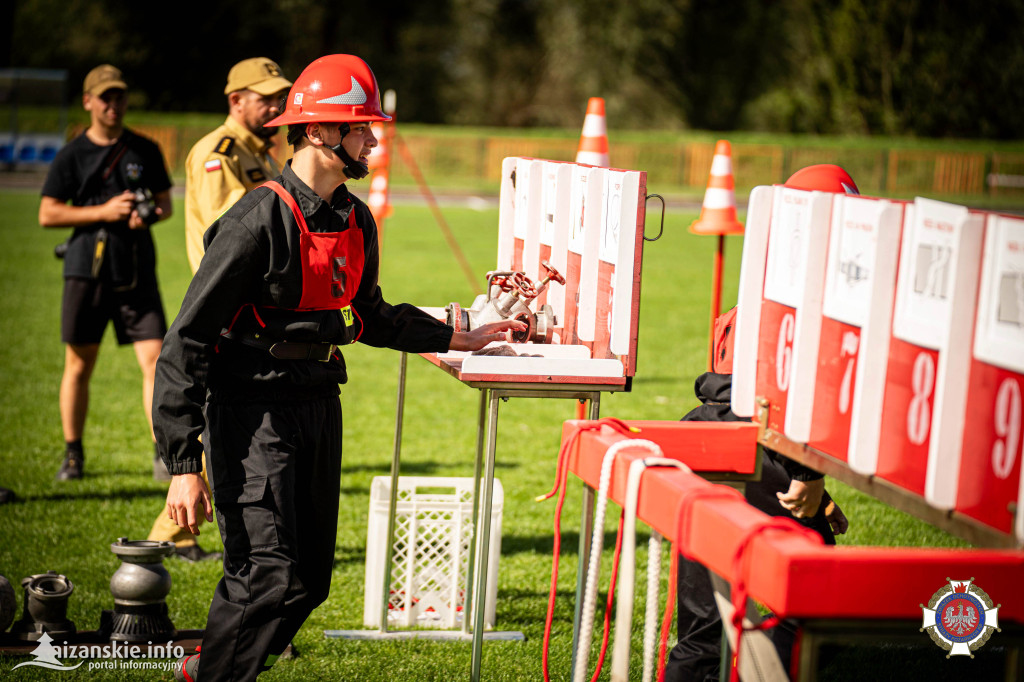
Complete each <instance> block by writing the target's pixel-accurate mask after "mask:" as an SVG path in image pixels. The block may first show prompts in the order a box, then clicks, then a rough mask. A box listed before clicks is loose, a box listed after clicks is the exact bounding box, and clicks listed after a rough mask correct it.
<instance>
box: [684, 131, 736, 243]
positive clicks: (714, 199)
mask: <svg viewBox="0 0 1024 682" xmlns="http://www.w3.org/2000/svg"><path fill="white" fill-rule="evenodd" d="M690 232H693V233H694V234H711V235H723V234H742V233H743V223H741V222H739V221H738V220H737V219H736V192H735V189H734V184H733V178H732V146H731V145H730V144H729V142H728V141H727V140H719V141H718V144H716V145H715V158H714V160H712V162H711V175H710V177H709V178H708V188H707V191H705V192H704V205H703V206H702V207H701V209H700V218H698V219H697V220H695V221H693V223H692V224H691V225H690Z"/></svg>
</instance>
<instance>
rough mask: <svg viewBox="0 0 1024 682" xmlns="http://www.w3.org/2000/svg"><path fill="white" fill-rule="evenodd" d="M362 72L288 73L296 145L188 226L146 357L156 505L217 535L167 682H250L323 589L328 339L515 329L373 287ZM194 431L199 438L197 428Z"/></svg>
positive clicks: (368, 100)
mask: <svg viewBox="0 0 1024 682" xmlns="http://www.w3.org/2000/svg"><path fill="white" fill-rule="evenodd" d="M388 120H390V119H389V117H388V116H386V115H385V114H384V113H383V112H382V111H381V107H380V96H379V92H378V88H377V81H376V79H375V78H374V75H373V73H372V72H371V71H370V68H369V66H367V65H366V63H365V62H363V61H362V60H361V59H359V58H358V57H354V56H351V55H330V56H327V57H322V58H320V59H318V60H316V61H314V62H313V63H312V64H310V65H309V66H308V67H307V68H306V69H305V70H304V71H303V72H302V74H301V75H300V76H299V77H298V78H297V79H296V80H295V83H294V85H293V86H292V88H291V90H290V91H289V93H288V99H287V102H286V108H285V111H284V113H283V114H282V115H280V116H279V117H277V118H276V119H274V120H273V121H270V122H269V123H268V124H267V125H272V126H280V125H286V124H287V125H289V126H290V129H289V141H290V142H291V143H292V145H293V147H294V156H293V158H292V160H291V161H290V162H289V163H288V165H287V166H286V167H285V169H284V171H283V172H282V173H281V175H280V176H278V177H277V178H276V179H275V180H274V181H272V182H269V183H267V184H266V185H265V186H264V187H261V188H257V189H255V190H253V191H251V192H249V193H248V194H246V195H245V196H244V197H243V198H242V199H240V200H239V201H238V202H237V203H236V204H235V205H234V206H233V207H232V208H231V209H230V210H228V211H227V212H226V213H225V214H224V215H223V216H221V217H220V218H219V219H218V220H216V221H215V222H214V223H213V224H212V225H211V226H210V228H209V230H208V231H207V233H206V236H205V238H204V242H205V246H206V255H205V257H204V258H203V260H202V263H201V265H200V266H199V269H198V270H197V272H196V274H195V276H194V278H193V280H192V283H191V285H190V286H189V289H188V292H187V293H186V295H185V300H184V301H183V302H182V305H181V311H180V313H179V314H178V317H177V319H176V320H175V321H174V324H173V325H172V326H171V329H170V331H169V332H168V334H167V339H166V342H165V345H164V351H163V353H161V355H160V360H159V363H158V365H157V379H156V398H155V400H154V419H155V420H156V426H155V429H156V434H157V440H158V444H159V445H158V447H159V451H160V454H161V456H162V457H163V459H164V461H165V462H166V463H167V467H168V470H169V471H170V473H171V474H172V480H171V485H170V489H169V491H168V495H167V503H168V510H169V516H170V517H171V518H173V519H174V520H175V521H176V522H177V523H178V524H179V525H180V526H182V527H187V528H188V529H189V530H191V531H192V532H193V533H197V532H198V528H197V520H198V518H199V516H200V514H205V515H206V517H207V518H210V515H211V505H210V492H209V490H208V489H207V487H206V485H205V483H204V482H203V479H202V477H201V476H200V473H199V472H200V470H201V453H202V448H203V445H205V447H206V454H207V462H208V466H209V473H210V480H211V482H212V485H213V488H214V490H215V499H216V502H217V523H218V525H219V527H220V531H221V536H222V537H223V539H224V577H223V578H222V579H221V581H220V583H219V584H218V585H217V589H216V592H215V594H214V597H213V601H212V603H211V605H210V612H209V616H208V619H207V624H206V631H205V634H204V637H203V645H202V655H201V656H193V657H189V658H188V659H186V660H185V661H183V665H182V666H181V667H180V668H179V670H178V671H176V674H178V676H179V679H186V680H196V679H202V681H203V682H212V681H213V680H251V679H253V678H255V677H256V676H257V675H258V674H259V673H260V672H261V671H263V670H266V669H268V668H269V666H270V665H271V664H272V663H273V662H274V660H276V658H277V656H278V655H279V654H280V653H281V652H282V651H283V650H284V648H285V646H287V644H288V643H289V642H290V641H291V639H292V637H293V636H294V635H295V633H296V632H297V631H298V629H299V627H300V626H301V625H302V623H303V621H305V619H306V618H307V617H308V615H309V614H310V612H311V611H312V610H313V609H314V608H315V607H316V606H317V605H318V604H320V603H321V602H323V600H324V599H326V598H327V594H328V590H329V587H330V579H331V569H332V565H333V562H334V551H335V538H336V533H337V519H338V495H339V476H340V469H341V433H342V419H341V406H340V403H339V399H338V395H339V393H340V391H339V388H338V384H340V383H344V382H345V381H346V369H345V363H344V360H343V358H342V356H341V352H340V350H339V349H338V347H339V346H343V345H345V344H347V343H353V342H355V341H357V340H358V341H361V342H363V343H366V344H369V345H372V346H378V347H389V348H395V349H398V350H403V351H407V352H428V351H430V352H443V351H447V350H476V349H479V348H482V347H483V346H485V345H486V344H487V343H489V342H490V341H493V340H498V339H504V338H505V335H506V332H507V331H508V330H510V329H520V328H522V326H523V325H522V324H521V323H516V322H512V321H504V322H498V323H493V324H489V325H485V326H482V327H480V328H479V329H477V330H474V331H472V332H453V330H452V328H451V327H448V326H447V325H445V324H444V323H442V322H439V321H438V320H436V319H434V318H432V317H430V316H429V315H427V314H426V313H424V312H422V311H420V310H419V309H417V308H416V307H414V306H411V305H408V304H402V305H395V306H392V305H390V304H388V303H387V302H385V301H384V299H383V298H382V295H381V290H380V287H379V286H378V282H377V276H378V256H379V252H378V244H377V228H376V225H375V224H374V221H373V218H372V217H371V215H370V211H369V209H368V208H367V207H366V205H365V204H364V203H363V202H362V201H360V200H359V199H357V198H356V197H354V196H353V195H352V194H350V193H349V191H348V188H347V187H346V185H345V182H346V180H348V179H350V178H362V177H364V176H365V175H366V174H367V167H366V158H367V157H368V156H369V154H370V153H371V152H372V150H373V148H374V147H375V146H376V145H377V140H376V138H375V137H374V135H373V133H372V132H371V131H370V124H371V123H372V122H374V121H388ZM200 434H202V436H203V438H202V444H200V441H199V435H200Z"/></svg>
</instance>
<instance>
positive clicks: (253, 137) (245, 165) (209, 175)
mask: <svg viewBox="0 0 1024 682" xmlns="http://www.w3.org/2000/svg"><path fill="white" fill-rule="evenodd" d="M291 85H292V83H291V81H289V80H288V79H287V78H285V77H284V76H282V75H281V68H280V67H279V66H278V65H277V64H276V63H274V62H273V61H271V60H270V59H267V58H266V57H254V58H252V59H246V60H244V61H241V62H239V63H237V64H235V65H234V66H233V67H231V71H229V72H228V83H227V86H226V87H225V88H224V94H225V95H227V96H228V117H227V119H226V120H225V121H224V123H223V125H221V126H220V127H218V128H217V129H215V130H213V131H212V132H210V133H209V134H207V135H206V136H205V137H203V138H202V139H200V140H199V141H198V142H196V143H195V145H194V146H193V147H192V149H191V150H190V151H189V153H188V158H187V159H186V160H185V246H186V250H187V251H188V262H189V265H190V266H191V267H192V273H193V274H195V271H196V270H197V269H198V268H199V261H200V260H202V258H203V252H204V248H203V236H204V235H205V234H206V229H207V228H208V227H209V226H210V225H212V224H213V222H214V221H215V220H216V219H217V218H219V217H220V215H221V214H222V213H224V211H226V210H228V209H229V208H231V207H232V206H233V205H234V203H235V202H236V201H238V200H239V199H241V198H242V196H243V195H244V194H245V193H246V192H248V191H249V190H251V189H254V188H256V187H258V186H260V185H261V184H263V183H264V182H266V181H267V180H271V179H273V178H275V177H277V175H278V173H279V172H280V171H279V170H278V168H277V164H276V163H275V162H274V159H273V158H272V157H271V156H270V148H271V145H272V142H271V138H273V136H274V134H275V133H276V132H277V128H276V127H275V128H267V127H265V125H264V124H265V123H267V121H269V120H271V119H272V118H274V117H276V116H277V115H278V114H280V113H281V111H280V105H281V102H282V101H283V99H284V97H285V95H286V94H287V93H288V88H290V87H291ZM164 471H165V472H166V469H164ZM205 476H206V470H205V466H204V469H203V477H204V478H205ZM167 478H168V479H169V478H170V475H169V474H168V475H167ZM149 539H150V540H156V541H161V540H170V541H171V542H173V543H175V545H176V546H177V548H176V552H177V554H178V555H179V556H181V557H183V558H185V559H187V560H189V561H202V560H204V559H215V558H218V557H219V556H220V554H218V553H215V552H206V551H204V550H203V549H202V548H201V547H200V546H199V545H198V543H197V542H196V536H195V535H193V534H192V533H191V532H189V531H188V529H183V528H179V527H178V525H177V524H176V523H174V521H172V520H170V519H169V518H168V516H167V514H166V513H163V512H161V513H160V515H159V516H157V519H156V521H155V522H154V523H153V528H152V530H151V531H150V532H149Z"/></svg>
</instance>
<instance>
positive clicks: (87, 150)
mask: <svg viewBox="0 0 1024 682" xmlns="http://www.w3.org/2000/svg"><path fill="white" fill-rule="evenodd" d="M90 178H92V179H90ZM170 187H171V179H170V177H169V176H168V175H167V168H166V166H165V165H164V157H163V154H161V153H160V148H159V147H158V146H157V145H156V143H155V142H153V141H152V140H150V139H148V138H146V137H142V136H141V135H138V134H137V133H133V132H131V131H129V130H127V129H126V130H125V131H124V132H123V133H122V136H121V139H120V140H118V143H117V144H114V145H111V146H107V147H101V146H100V145H97V144H95V143H94V142H93V141H92V140H90V139H89V138H88V136H87V135H86V134H85V133H82V134H81V135H79V136H78V137H76V138H75V139H73V140H71V141H70V142H68V143H67V144H66V145H64V147H63V148H62V149H61V150H60V151H59V152H58V153H57V156H56V157H55V158H54V160H53V163H52V164H51V165H50V170H49V172H48V173H47V175H46V181H45V182H44V183H43V191H42V194H43V196H47V197H53V198H54V199H58V200H60V201H71V203H72V204H73V205H74V206H96V205H98V204H102V203H103V202H105V201H107V200H108V199H110V198H111V197H113V196H116V195H118V194H121V193H122V192H123V191H125V190H126V189H127V190H133V191H134V190H136V189H148V190H149V191H150V192H152V193H153V194H156V193H158V192H163V191H165V190H167V189H170ZM100 228H103V230H104V231H105V232H106V245H105V248H104V251H103V253H104V257H103V265H102V267H101V269H100V273H99V277H100V279H103V280H105V281H109V282H110V283H112V284H113V285H114V286H116V287H125V288H130V287H132V286H133V285H134V284H138V283H155V281H156V253H155V250H154V248H153V238H152V236H151V235H150V233H149V230H148V229H141V230H131V229H129V228H128V223H127V221H124V222H119V223H95V224H93V225H86V226H83V227H76V228H75V230H74V232H73V233H72V235H71V241H70V243H69V244H68V250H67V254H66V255H65V257H64V277H66V278H67V277H86V278H91V277H92V269H93V259H94V257H95V253H96V238H97V233H98V232H99V231H100Z"/></svg>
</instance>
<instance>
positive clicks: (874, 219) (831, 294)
mask: <svg viewBox="0 0 1024 682" xmlns="http://www.w3.org/2000/svg"><path fill="white" fill-rule="evenodd" d="M902 226H903V205H902V204H901V203H894V202H890V201H885V200H881V199H872V198H868V197H860V196H850V195H837V196H836V198H835V200H834V202H833V204H832V226H831V229H830V230H829V250H828V262H827V264H826V266H825V294H824V300H823V302H822V319H821V340H820V343H819V350H818V370H817V376H816V378H815V389H814V407H813V413H812V418H811V423H810V438H809V440H808V444H809V445H811V446H812V447H815V448H817V449H819V450H822V451H823V452H827V453H828V454H830V455H832V456H833V457H836V458H837V459H841V460H843V461H846V459H847V451H848V447H849V442H850V431H851V426H852V425H853V424H855V423H856V424H857V425H858V428H860V429H862V430H863V431H865V432H867V433H868V434H870V433H872V432H873V433H874V438H873V439H872V438H871V437H870V435H869V436H868V438H867V440H869V441H870V442H873V443H877V442H878V422H879V421H880V418H881V402H882V388H883V387H884V382H885V367H886V362H885V358H886V356H887V355H888V343H889V334H890V326H889V325H890V321H891V319H892V304H893V298H894V296H895V287H896V264H897V257H898V254H899V244H900V232H901V230H902ZM861 440H864V438H863V437H862V438H861Z"/></svg>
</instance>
